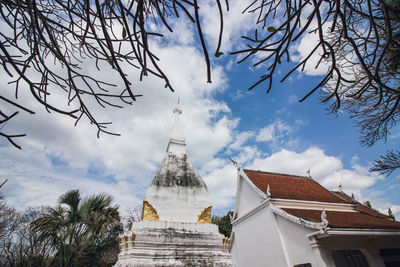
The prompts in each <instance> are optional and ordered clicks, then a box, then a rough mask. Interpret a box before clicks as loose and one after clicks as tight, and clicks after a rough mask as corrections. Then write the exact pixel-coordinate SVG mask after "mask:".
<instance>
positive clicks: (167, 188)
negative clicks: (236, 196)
mask: <svg viewBox="0 0 400 267" xmlns="http://www.w3.org/2000/svg"><path fill="white" fill-rule="evenodd" d="M145 200H147V201H148V202H149V203H150V204H151V205H152V206H153V207H154V208H155V209H156V210H157V212H158V215H159V216H160V221H175V222H194V223H195V222H197V218H198V216H199V215H200V213H201V212H202V210H203V209H205V208H207V207H209V206H211V201H210V196H209V193H208V190H207V186H206V184H205V183H204V181H203V179H202V178H201V177H200V175H199V173H198V171H197V170H196V169H195V167H194V166H193V164H192V163H191V162H190V160H189V159H188V157H187V155H186V154H183V155H176V154H174V153H171V152H170V153H168V154H167V155H166V157H165V159H164V160H163V162H162V163H161V167H160V169H159V170H158V172H157V174H156V176H155V177H154V180H153V182H152V183H151V185H150V187H149V188H148V190H147V193H146V197H145Z"/></svg>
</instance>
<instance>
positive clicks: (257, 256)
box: [231, 206, 287, 267]
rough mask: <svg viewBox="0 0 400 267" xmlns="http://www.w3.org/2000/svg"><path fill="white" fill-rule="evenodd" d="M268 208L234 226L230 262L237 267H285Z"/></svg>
mask: <svg viewBox="0 0 400 267" xmlns="http://www.w3.org/2000/svg"><path fill="white" fill-rule="evenodd" d="M277 230H278V229H277V227H276V223H275V218H274V214H273V213H272V211H271V209H270V208H269V206H266V207H264V208H263V209H261V210H259V211H258V212H256V213H254V214H252V215H251V216H249V217H247V218H245V219H244V220H242V221H239V222H238V223H237V224H234V226H233V231H234V232H235V234H234V235H235V237H234V241H233V243H234V244H233V247H232V250H231V253H232V262H233V263H234V264H237V265H238V266H239V267H241V266H243V267H248V266H252V267H266V266H271V267H275V266H287V263H286V259H285V255H284V251H283V249H282V243H281V242H280V238H279V233H278V231H277Z"/></svg>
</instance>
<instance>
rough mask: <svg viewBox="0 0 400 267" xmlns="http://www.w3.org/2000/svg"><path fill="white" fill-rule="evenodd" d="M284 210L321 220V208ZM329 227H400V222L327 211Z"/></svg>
mask: <svg viewBox="0 0 400 267" xmlns="http://www.w3.org/2000/svg"><path fill="white" fill-rule="evenodd" d="M283 210H284V211H286V212H288V213H290V214H292V215H295V216H297V217H301V218H303V219H306V220H309V221H313V222H321V211H320V210H303V209H285V208H283ZM326 217H327V218H326V219H327V220H328V222H329V225H328V226H329V227H335V228H364V229H400V222H397V221H393V220H388V219H385V218H381V217H375V216H371V215H370V214H367V213H363V212H340V211H326Z"/></svg>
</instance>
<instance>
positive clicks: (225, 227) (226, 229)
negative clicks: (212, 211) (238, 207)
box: [211, 211, 233, 237]
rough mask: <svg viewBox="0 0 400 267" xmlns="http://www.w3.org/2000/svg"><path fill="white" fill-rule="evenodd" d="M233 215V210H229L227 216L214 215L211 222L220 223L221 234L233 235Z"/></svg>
mask: <svg viewBox="0 0 400 267" xmlns="http://www.w3.org/2000/svg"><path fill="white" fill-rule="evenodd" d="M232 216H233V211H228V212H227V213H226V214H225V216H222V217H219V216H216V215H214V216H212V218H211V223H214V224H216V225H218V231H219V233H220V234H223V235H224V236H226V237H230V236H231V232H232V224H231V217H232Z"/></svg>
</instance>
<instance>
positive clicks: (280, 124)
mask: <svg viewBox="0 0 400 267" xmlns="http://www.w3.org/2000/svg"><path fill="white" fill-rule="evenodd" d="M300 125H301V124H300ZM298 126H299V125H298V124H296V122H295V123H293V124H291V125H289V124H288V123H286V122H284V121H282V120H280V119H277V120H276V121H274V122H273V123H271V124H269V125H267V126H265V127H263V128H262V129H260V131H259V132H258V134H257V137H256V141H257V142H269V143H271V146H272V148H274V149H275V148H277V147H280V146H281V145H282V144H284V143H285V144H286V145H296V143H297V141H296V139H295V137H293V136H292V134H293V133H294V132H296V131H297V130H298V129H299V127H298Z"/></svg>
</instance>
